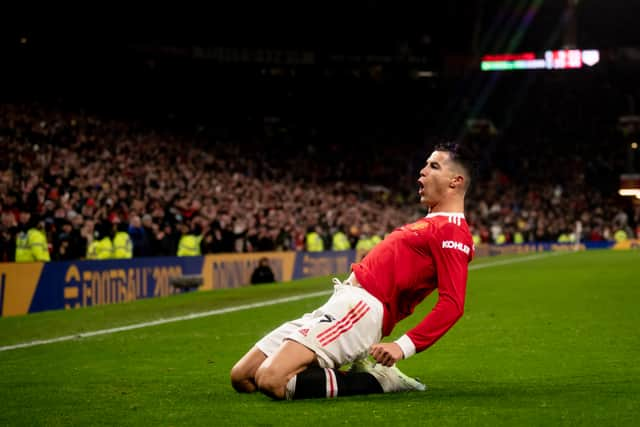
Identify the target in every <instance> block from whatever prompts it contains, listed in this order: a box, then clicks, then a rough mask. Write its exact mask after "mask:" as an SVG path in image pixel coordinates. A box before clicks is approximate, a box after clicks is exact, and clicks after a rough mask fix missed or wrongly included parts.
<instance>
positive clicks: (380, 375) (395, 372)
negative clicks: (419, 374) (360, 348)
mask: <svg viewBox="0 0 640 427" xmlns="http://www.w3.org/2000/svg"><path fill="white" fill-rule="evenodd" d="M349 372H367V373H369V374H371V375H373V376H374V377H375V379H376V380H378V382H379V383H380V386H382V390H383V391H384V392H385V393H395V392H399V391H425V390H426V389H427V386H426V385H424V384H422V383H421V382H420V381H418V380H417V379H414V378H411V377H410V376H408V375H406V374H404V373H403V372H402V371H401V370H400V369H398V368H397V367H396V365H393V366H391V367H387V366H383V365H381V364H379V363H375V362H373V361H371V360H369V359H360V360H356V361H354V362H353V364H352V365H351V368H350V369H349Z"/></svg>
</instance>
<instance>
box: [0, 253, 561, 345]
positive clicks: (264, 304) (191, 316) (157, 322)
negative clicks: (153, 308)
mask: <svg viewBox="0 0 640 427" xmlns="http://www.w3.org/2000/svg"><path fill="white" fill-rule="evenodd" d="M563 253H567V252H552V253H548V254H536V255H530V256H526V257H522V258H513V259H506V260H503V261H496V262H491V263H486V264H480V265H471V266H470V267H469V270H480V269H482V268H487V267H494V266H499V265H508V264H515V263H518V262H525V261H532V260H536V259H540V258H547V257H550V256H555V255H560V254H563ZM332 292H333V291H320V292H312V293H308V294H303V295H295V296H291V297H285V298H277V299H273V300H270V301H261V302H256V303H253V304H244V305H238V306H236V307H228V308H219V309H216V310H209V311H203V312H200V313H192V314H187V315H184V316H177V317H170V318H168V319H158V320H153V321H151V322H143V323H136V324H133V325H127V326H120V327H117V328H109V329H100V330H98V331H91V332H82V333H79V334H75V335H66V336H63V337H58V338H51V339H46V340H35V341H27V342H24V343H20V344H13V345H7V346H4V347H0V352H3V351H9V350H16V349H19V348H27V347H35V346H38V345H45V344H54V343H57V342H64V341H71V340H74V339H79V338H89V337H95V336H98V335H108V334H114V333H116V332H123V331H131V330H134V329H141V328H147V327H149V326H157V325H164V324H167V323H174V322H181V321H183V320H191V319H198V318H200V317H208V316H216V315H219V314H225V313H233V312H234V311H242V310H249V309H252V308H260V307H267V306H270V305H276V304H283V303H286V302H292V301H299V300H303V299H307V298H315V297H319V296H323V295H328V294H330V293H332Z"/></svg>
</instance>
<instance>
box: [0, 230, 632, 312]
mask: <svg viewBox="0 0 640 427" xmlns="http://www.w3.org/2000/svg"><path fill="white" fill-rule="evenodd" d="M612 247H613V248H614V249H629V248H638V247H640V242H639V241H638V240H632V241H627V242H623V243H621V244H615V245H614V243H613V242H598V243H583V244H579V245H576V244H571V243H569V244H556V243H532V244H523V245H501V246H496V245H481V246H478V247H477V248H476V256H477V257H482V256H495V255H502V254H516V253H532V252H546V251H563V250H565V251H569V250H585V249H601V248H612ZM363 255H364V253H363V252H359V251H358V252H356V251H343V252H314V253H310V252H259V253H251V254H216V255H206V256H196V257H158V258H134V259H128V260H105V261H65V262H48V263H35V262H34V263H0V316H16V315H21V314H27V313H34V312H39V311H46V310H58V309H73V308H79V307H89V306H94V305H104V304H114V303H120V302H127V301H134V300H137V299H142V298H153V297H164V296H168V295H173V294H177V293H182V292H188V290H185V289H177V288H174V287H173V286H171V285H170V284H169V279H170V278H171V277H180V276H184V275H202V277H203V285H202V286H201V287H200V289H201V290H212V289H222V288H237V287H242V286H247V285H249V283H250V281H251V274H252V273H253V270H254V269H255V268H256V266H257V265H258V263H259V261H260V259H261V258H263V257H266V258H268V259H269V262H270V265H271V268H272V270H273V272H274V276H275V279H276V281H277V282H286V281H289V280H293V279H301V278H304V277H317V276H328V275H342V274H346V273H347V272H348V271H349V269H350V265H351V264H352V263H353V262H355V261H356V260H359V259H361V258H362V256H363Z"/></svg>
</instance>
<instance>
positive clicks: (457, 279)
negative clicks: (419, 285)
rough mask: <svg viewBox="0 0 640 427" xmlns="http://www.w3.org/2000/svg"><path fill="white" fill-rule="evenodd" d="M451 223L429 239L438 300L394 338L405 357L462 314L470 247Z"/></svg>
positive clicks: (429, 343)
mask: <svg viewBox="0 0 640 427" xmlns="http://www.w3.org/2000/svg"><path fill="white" fill-rule="evenodd" d="M464 241H465V239H464V235H463V234H462V233H461V232H460V230H459V229H458V228H457V226H456V225H454V224H449V225H446V226H444V227H443V228H442V229H441V230H440V232H439V233H436V234H435V235H434V236H433V238H431V239H429V240H428V242H429V249H430V251H431V255H432V257H433V262H434V265H435V267H436V273H437V278H438V279H437V280H438V302H437V303H436V305H435V306H434V307H433V309H432V310H431V312H430V313H429V314H428V315H427V316H426V317H425V318H424V319H423V320H422V321H421V322H420V323H419V324H418V325H417V326H415V327H414V328H413V329H411V330H410V331H408V332H407V333H406V334H405V335H403V336H402V337H400V338H399V339H397V340H396V341H395V344H396V345H398V346H399V347H400V349H401V350H402V356H403V357H404V358H405V359H406V358H408V357H410V356H413V355H414V354H415V353H419V352H421V351H423V350H426V349H427V348H429V347H430V346H432V345H433V344H434V343H435V342H436V341H437V340H438V339H440V337H442V336H443V335H444V334H445V333H446V332H447V331H448V330H449V329H451V327H452V326H453V325H454V324H455V323H456V322H457V321H458V319H460V317H462V313H463V311H464V300H465V294H466V288H467V271H468V264H469V259H470V251H471V247H469V245H465V243H464Z"/></svg>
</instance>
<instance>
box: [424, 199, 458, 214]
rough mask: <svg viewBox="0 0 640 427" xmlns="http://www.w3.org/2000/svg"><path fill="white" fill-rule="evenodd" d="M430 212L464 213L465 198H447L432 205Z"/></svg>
mask: <svg viewBox="0 0 640 427" xmlns="http://www.w3.org/2000/svg"><path fill="white" fill-rule="evenodd" d="M429 213H430V214H433V213H461V214H464V200H447V201H443V202H440V203H436V204H435V205H433V206H431V207H430V209H429Z"/></svg>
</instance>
